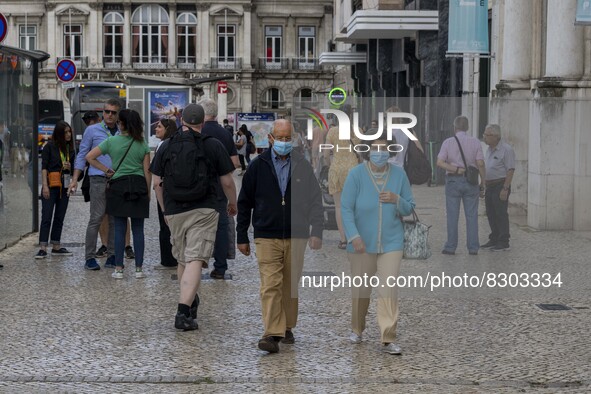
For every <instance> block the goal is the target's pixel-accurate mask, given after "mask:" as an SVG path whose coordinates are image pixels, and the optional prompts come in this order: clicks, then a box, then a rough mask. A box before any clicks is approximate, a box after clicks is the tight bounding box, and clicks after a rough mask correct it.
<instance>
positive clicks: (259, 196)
mask: <svg viewBox="0 0 591 394" xmlns="http://www.w3.org/2000/svg"><path fill="white" fill-rule="evenodd" d="M292 134H293V126H292V124H291V122H289V121H287V120H285V119H280V120H277V121H275V123H274V124H273V131H272V132H271V134H269V143H270V145H271V149H267V150H266V151H265V152H264V153H262V154H261V155H260V156H258V157H257V158H256V159H255V160H253V161H252V162H251V163H250V166H249V167H248V169H247V171H246V173H245V174H244V178H243V180H242V189H241V191H240V196H239V197H238V220H237V222H238V225H237V228H236V231H237V243H238V249H239V250H240V252H242V254H244V255H246V256H248V255H250V244H249V239H248V228H249V226H250V224H251V215H252V225H253V227H254V243H255V246H256V256H257V259H258V264H259V272H260V276H261V290H260V293H261V304H262V309H263V311H262V312H263V322H264V325H265V332H264V334H263V338H262V339H261V340H260V341H259V344H258V347H259V349H261V350H264V351H267V352H269V353H277V352H278V351H279V342H282V343H285V344H292V343H294V342H295V339H294V336H293V333H292V329H293V328H294V327H295V326H296V322H297V317H298V298H297V297H298V296H297V293H298V288H297V286H298V282H299V279H300V275H301V273H302V268H303V263H304V252H305V250H306V244H307V245H308V246H309V247H310V249H320V248H321V247H322V230H323V226H324V214H323V208H322V195H321V192H320V186H319V185H318V182H317V180H316V177H315V176H314V171H313V170H312V167H311V166H310V164H309V163H308V162H307V161H306V160H305V159H304V157H303V156H301V155H300V154H298V153H297V152H292V149H293V145H292ZM253 211H254V212H253Z"/></svg>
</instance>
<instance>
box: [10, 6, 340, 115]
mask: <svg viewBox="0 0 591 394" xmlns="http://www.w3.org/2000/svg"><path fill="white" fill-rule="evenodd" d="M0 9H1V12H2V13H3V14H4V15H5V16H6V17H7V18H8V23H9V34H8V37H7V40H6V44H8V45H13V46H18V47H22V48H26V49H40V50H43V51H46V52H48V53H49V54H50V55H51V56H52V57H51V58H50V59H49V60H48V61H47V62H45V63H44V64H43V68H42V70H41V73H40V87H41V90H40V97H41V98H47V99H60V98H63V97H64V89H63V88H62V86H61V84H60V83H59V82H57V80H56V77H55V67H56V64H57V63H58V62H59V60H61V58H70V59H73V60H75V62H76V64H77V66H78V76H77V78H76V79H77V80H80V81H89V80H100V81H118V82H126V79H127V76H128V75H140V76H142V75H144V76H158V77H164V78H179V79H189V80H196V81H197V80H199V79H205V78H215V77H220V76H228V79H227V82H228V97H227V102H228V108H227V112H257V111H258V112H276V113H278V114H279V115H281V116H286V115H289V114H290V113H291V107H292V106H293V103H294V102H296V103H297V102H299V101H302V100H303V101H310V100H312V99H313V98H314V97H315V95H316V92H319V91H324V90H326V89H329V88H330V86H331V85H332V82H333V71H334V70H333V67H330V66H322V65H320V64H319V60H318V57H319V53H320V52H322V51H325V50H326V47H327V45H328V41H329V39H330V37H331V35H332V1H330V0H324V1H310V0H304V1H299V2H289V1H250V0H248V1H244V0H237V1H232V2H220V1H211V2H197V1H195V0H192V1H186V0H176V1H172V0H169V1H160V2H156V1H145V0H144V1H135V0H123V1H119V2H109V1H92V0H81V1H53V0H38V1H21V0H18V1H11V0H7V1H2V5H1V7H0ZM200 88H201V89H203V91H204V92H203V94H204V95H205V96H210V97H213V98H215V97H216V94H217V90H216V89H215V82H210V83H204V84H201V85H200ZM201 89H199V91H200V90H201ZM65 102H67V101H65Z"/></svg>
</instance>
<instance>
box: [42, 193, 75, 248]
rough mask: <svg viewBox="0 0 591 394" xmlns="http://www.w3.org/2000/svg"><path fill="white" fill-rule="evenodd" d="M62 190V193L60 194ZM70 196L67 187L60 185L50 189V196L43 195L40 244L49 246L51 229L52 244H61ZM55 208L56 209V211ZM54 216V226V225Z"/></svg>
mask: <svg viewBox="0 0 591 394" xmlns="http://www.w3.org/2000/svg"><path fill="white" fill-rule="evenodd" d="M60 192H61V195H60ZM69 201H70V198H69V197H68V195H67V191H66V189H62V190H60V188H59V187H52V188H50V189H49V198H48V199H45V198H43V197H41V227H40V228H39V245H41V246H47V241H48V240H49V230H50V229H51V244H52V245H59V244H60V240H61V238H62V229H63V227H64V218H65V217H66V210H67V209H68V202H69ZM54 210H55V211H54ZM52 217H53V226H52Z"/></svg>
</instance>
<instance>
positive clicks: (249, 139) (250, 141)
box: [238, 124, 256, 164]
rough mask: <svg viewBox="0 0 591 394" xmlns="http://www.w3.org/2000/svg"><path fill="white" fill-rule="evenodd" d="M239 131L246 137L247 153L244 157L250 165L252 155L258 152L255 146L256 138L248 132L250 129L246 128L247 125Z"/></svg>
mask: <svg viewBox="0 0 591 394" xmlns="http://www.w3.org/2000/svg"><path fill="white" fill-rule="evenodd" d="M238 130H240V131H242V134H244V136H245V137H246V153H245V154H244V157H245V158H246V163H248V164H250V155H252V154H254V153H255V152H256V147H255V145H254V136H253V135H252V133H251V132H250V130H248V127H246V125H245V124H243V125H241V126H240V128H239V129H238Z"/></svg>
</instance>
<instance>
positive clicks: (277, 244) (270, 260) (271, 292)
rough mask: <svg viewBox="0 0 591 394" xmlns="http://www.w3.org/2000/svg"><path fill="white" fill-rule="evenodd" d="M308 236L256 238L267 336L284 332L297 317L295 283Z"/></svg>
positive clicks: (296, 288) (296, 286)
mask: <svg viewBox="0 0 591 394" xmlns="http://www.w3.org/2000/svg"><path fill="white" fill-rule="evenodd" d="M307 242H308V240H307V239H300V238H297V239H267V238H256V239H255V240H254V243H255V246H256V256H257V260H258V263H259V273H260V276H261V289H260V293H261V305H262V311H263V323H264V325H265V333H264V334H263V337H267V336H278V337H283V336H285V331H286V330H287V329H291V328H294V327H295V326H296V323H297V320H298V283H299V280H300V277H301V275H302V269H303V266H304V252H305V251H306V244H307Z"/></svg>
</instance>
